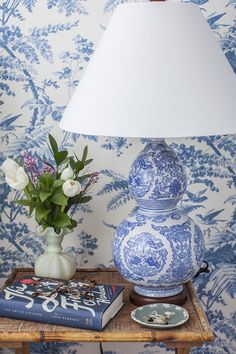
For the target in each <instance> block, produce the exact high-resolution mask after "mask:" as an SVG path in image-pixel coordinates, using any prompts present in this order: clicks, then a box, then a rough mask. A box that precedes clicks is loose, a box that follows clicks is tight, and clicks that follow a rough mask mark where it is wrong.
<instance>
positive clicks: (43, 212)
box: [35, 206, 51, 223]
mask: <svg viewBox="0 0 236 354" xmlns="http://www.w3.org/2000/svg"><path fill="white" fill-rule="evenodd" d="M50 211H51V210H50V209H46V208H44V207H43V206H38V207H36V209H35V218H36V220H37V222H38V223H40V221H41V220H42V219H43V218H45V216H47V214H48V213H50Z"/></svg>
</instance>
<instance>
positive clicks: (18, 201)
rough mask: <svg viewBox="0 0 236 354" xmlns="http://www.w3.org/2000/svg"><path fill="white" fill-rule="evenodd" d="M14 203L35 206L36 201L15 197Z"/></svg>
mask: <svg viewBox="0 0 236 354" xmlns="http://www.w3.org/2000/svg"><path fill="white" fill-rule="evenodd" d="M14 202H15V203H17V204H19V205H23V206H29V207H30V206H34V207H35V206H36V205H37V204H36V202H34V201H32V200H29V199H16V200H14Z"/></svg>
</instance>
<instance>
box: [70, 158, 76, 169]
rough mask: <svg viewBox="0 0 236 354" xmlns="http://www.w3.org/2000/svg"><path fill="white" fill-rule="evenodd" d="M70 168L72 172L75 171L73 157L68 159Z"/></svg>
mask: <svg viewBox="0 0 236 354" xmlns="http://www.w3.org/2000/svg"><path fill="white" fill-rule="evenodd" d="M70 166H71V168H72V170H73V171H74V170H75V169H76V162H75V161H74V159H73V157H71V158H70Z"/></svg>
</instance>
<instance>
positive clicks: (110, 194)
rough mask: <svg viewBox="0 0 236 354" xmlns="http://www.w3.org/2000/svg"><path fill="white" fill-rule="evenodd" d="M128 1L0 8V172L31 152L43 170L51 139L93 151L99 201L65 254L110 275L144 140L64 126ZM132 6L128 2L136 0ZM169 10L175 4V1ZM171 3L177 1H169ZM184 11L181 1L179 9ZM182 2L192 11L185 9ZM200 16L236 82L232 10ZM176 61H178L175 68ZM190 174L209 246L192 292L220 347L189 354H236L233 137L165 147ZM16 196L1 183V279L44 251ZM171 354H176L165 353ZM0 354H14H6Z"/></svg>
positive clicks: (196, 214)
mask: <svg viewBox="0 0 236 354" xmlns="http://www.w3.org/2000/svg"><path fill="white" fill-rule="evenodd" d="M126 1H127V0H100V1H98V0H70V1H65V0H40V1H39V0H1V1H0V115H1V118H0V127H1V136H0V142H1V152H0V163H2V162H3V161H4V160H5V159H6V158H7V157H15V156H17V155H18V154H20V153H22V152H24V151H27V152H28V153H29V154H30V155H31V157H32V158H33V159H35V160H36V161H37V159H38V157H39V156H44V158H45V159H50V153H49V150H48V147H47V136H48V132H50V133H52V134H53V135H54V136H55V137H56V138H57V140H58V141H59V145H60V147H61V148H65V149H69V150H71V151H74V152H76V153H78V154H79V153H80V152H81V151H82V149H83V147H84V146H85V145H88V148H89V155H90V157H92V158H93V159H94V161H93V163H92V165H93V166H92V167H91V170H93V171H94V170H96V171H98V172H99V175H100V178H99V182H98V183H97V184H96V186H95V188H93V199H92V201H91V202H90V203H89V204H85V205H83V206H81V207H79V208H78V209H77V210H76V215H75V217H76V218H77V219H78V220H79V226H78V227H77V229H76V230H75V231H74V233H73V234H71V235H68V236H67V238H66V239H65V242H64V244H63V245H64V248H65V249H66V251H68V252H70V253H71V254H73V255H74V256H76V260H77V265H78V267H83V266H86V267H92V266H100V267H111V266H112V265H113V263H112V255H111V240H112V235H113V232H114V230H115V228H116V226H117V225H118V224H119V223H120V222H121V220H122V219H123V218H124V217H125V216H126V215H127V214H128V213H129V212H130V211H131V210H132V209H133V208H134V207H135V204H134V201H133V200H132V198H131V196H130V195H129V191H128V185H127V176H128V171H129V166H130V164H131V162H132V161H133V160H134V158H135V157H136V155H137V152H138V151H140V150H141V148H142V146H143V144H145V141H144V140H142V139H139V140H136V139H127V138H105V137H96V136H83V135H77V134H69V133H67V132H63V131H61V129H60V128H59V126H58V122H59V121H60V119H61V116H62V113H63V110H64V108H65V106H66V105H67V103H68V102H69V99H70V97H71V95H72V93H73V91H74V89H75V87H76V86H77V85H79V81H80V78H81V76H82V74H83V72H84V70H85V68H86V65H87V63H88V62H89V60H90V58H91V56H92V54H93V52H94V49H95V48H96V44H97V43H98V41H99V38H100V37H101V36H102V33H103V31H104V29H105V28H106V25H107V22H108V20H109V17H110V16H111V14H112V11H113V10H114V9H115V7H116V6H117V4H119V3H123V2H126ZM130 1H131V0H130ZM169 1H170V0H169ZM172 1H174V0H172ZM175 1H181V0H175ZM186 2H189V1H187V0H186ZM192 2H193V3H195V4H197V5H198V6H200V8H201V10H202V12H203V14H204V15H205V17H206V19H207V21H208V23H209V26H210V27H211V29H212V31H214V33H215V36H216V37H217V39H218V41H219V44H220V46H221V47H222V50H223V51H224V53H225V55H226V57H227V59H228V60H229V62H230V64H231V66H232V69H233V70H234V72H235V73H236V37H235V33H236V16H235V15H236V0H221V1H214V0H192ZM173 60H174V58H173ZM168 143H170V144H171V146H172V147H173V148H174V149H175V151H176V152H177V153H178V155H179V157H180V159H181V160H182V162H183V163H184V165H185V166H186V168H187V172H188V188H187V192H186V194H185V195H184V198H183V200H182V201H181V207H182V208H183V209H184V210H185V211H186V212H188V213H189V215H191V217H192V218H193V219H194V220H195V221H197V222H198V224H199V226H200V227H201V228H202V230H203V232H204V236H205V242H206V246H207V251H206V255H205V259H206V260H207V261H208V263H209V265H210V273H206V274H202V275H200V276H199V277H198V278H197V279H196V280H195V281H194V283H195V287H196V289H197V292H198V294H199V296H200V298H201V300H202V303H203V305H204V308H205V310H206V312H207V316H208V318H209V321H210V323H211V326H212V329H213V330H214V333H215V335H216V340H215V341H214V343H212V344H206V345H205V346H204V347H203V348H198V349H193V350H192V353H194V354H199V353H205V354H211V353H212V354H213V353H214V354H222V353H229V354H233V353H236V312H235V296H236V262H235V260H236V252H235V251H236V242H235V240H236V224H235V221H236V192H235V187H236V136H214V137H203V138H192V139H182V140H180V139H178V140H176V141H174V140H170V139H168ZM18 196H19V192H18V191H17V192H15V191H13V190H10V189H9V187H8V186H7V185H6V184H5V183H4V179H3V176H1V179H0V203H1V204H0V254H1V259H0V277H1V279H2V281H3V280H4V278H5V277H7V276H8V274H9V273H10V272H11V270H13V269H14V268H15V267H16V266H18V267H19V266H27V267H30V266H33V264H34V260H35V258H36V257H37V256H38V255H39V254H41V253H42V252H43V250H44V248H45V241H44V239H43V238H42V237H40V235H37V234H36V232H35V230H36V224H35V221H34V219H33V218H31V219H29V218H28V217H27V215H26V210H25V209H24V208H23V207H21V206H17V205H16V204H13V203H12V200H13V199H14V198H15V197H18ZM163 348H164V347H163V346H162V345H159V344H154V343H144V344H141V343H136V344H135V345H133V344H132V345H131V344H118V343H117V344H116V343H111V344H109V343H106V344H104V352H105V353H106V354H122V353H127V352H129V353H139V354H154V353H164V352H165V349H163ZM169 351H170V350H169ZM0 352H1V353H7V352H10V350H8V349H5V350H3V349H2V350H1V349H0ZM91 352H93V353H99V348H98V345H97V344H84V343H66V344H65V343H64V344H63V343H48V344H46V343H41V344H32V345H31V353H45V354H46V353H50V354H54V353H55V354H64V353H69V354H72V353H73V354H75V353H91Z"/></svg>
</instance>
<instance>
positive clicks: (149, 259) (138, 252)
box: [124, 232, 167, 277]
mask: <svg viewBox="0 0 236 354" xmlns="http://www.w3.org/2000/svg"><path fill="white" fill-rule="evenodd" d="M124 256H125V259H126V263H127V264H128V265H129V268H130V269H132V270H133V272H134V273H136V274H138V275H141V276H142V275H143V268H144V267H145V270H146V275H147V276H149V277H150V276H153V275H155V274H156V272H157V270H158V271H161V270H162V269H163V267H164V265H165V263H166V258H167V251H166V249H165V247H164V244H163V242H162V240H161V239H159V238H157V237H154V236H153V235H152V234H150V233H148V232H141V233H140V234H138V235H135V237H133V238H131V239H129V241H128V242H127V244H126V246H125V247H124Z"/></svg>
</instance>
